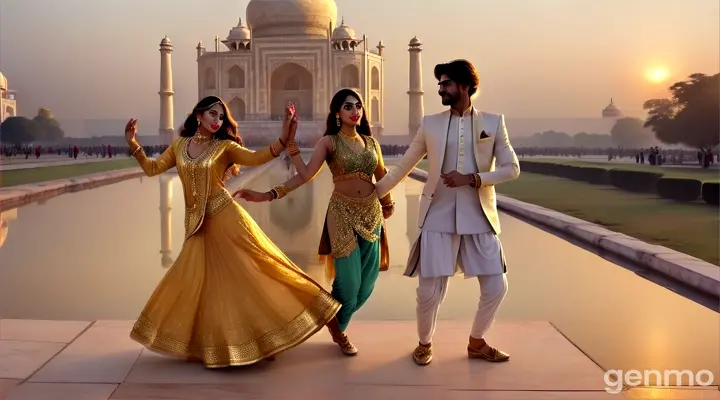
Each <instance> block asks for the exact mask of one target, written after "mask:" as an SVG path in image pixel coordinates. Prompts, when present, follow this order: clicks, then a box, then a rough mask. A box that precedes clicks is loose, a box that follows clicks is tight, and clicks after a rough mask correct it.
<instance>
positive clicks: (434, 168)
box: [375, 107, 520, 262]
mask: <svg viewBox="0 0 720 400" xmlns="http://www.w3.org/2000/svg"><path fill="white" fill-rule="evenodd" d="M450 116H451V112H450V110H449V109H448V110H446V111H443V112H441V113H438V114H433V115H427V116H425V117H424V118H423V122H422V126H421V127H420V129H419V130H418V133H417V134H416V135H415V138H414V139H413V141H412V143H411V144H410V147H409V148H408V150H407V151H406V152H405V154H404V155H403V156H402V157H401V158H400V160H398V161H397V162H396V163H395V167H394V168H392V169H391V170H390V171H389V172H388V173H387V174H386V175H385V176H384V177H383V178H382V179H380V181H378V182H377V183H376V184H375V188H376V192H377V195H378V197H379V198H383V197H385V196H386V195H387V194H388V193H389V192H390V191H391V190H392V189H393V188H394V187H395V186H397V184H398V183H400V182H402V181H403V180H404V179H405V178H406V177H407V176H408V175H409V174H410V172H411V171H412V170H413V168H415V166H416V165H417V164H418V163H419V162H420V160H422V159H423V157H425V155H427V159H428V171H427V172H428V179H427V182H425V186H424V187H423V191H422V195H421V196H420V207H419V215H418V227H419V228H420V229H419V230H418V235H417V237H416V238H415V240H414V244H413V246H412V250H411V254H410V260H408V261H409V262H410V261H411V260H412V259H413V258H415V257H417V254H415V253H417V251H418V250H419V246H418V238H419V237H420V236H419V235H421V234H422V228H423V225H424V224H425V217H426V216H427V213H428V210H429V208H430V204H431V203H432V198H433V195H434V194H435V188H436V187H437V184H438V181H439V180H440V179H441V178H440V175H441V173H442V172H441V171H442V165H443V160H444V158H445V146H446V144H447V127H448V124H449V122H450ZM473 119H474V121H473V126H474V128H473V132H472V141H473V152H474V154H475V161H476V164H477V170H478V171H480V172H478V173H477V174H476V176H477V178H479V179H480V182H481V187H480V188H478V201H479V202H480V205H481V207H482V210H483V213H484V214H485V216H486V217H487V219H488V221H489V222H490V226H491V227H492V229H493V231H494V232H495V234H496V235H497V234H500V231H501V230H500V219H499V217H498V211H497V201H496V196H495V185H496V184H498V183H502V182H506V181H510V180H513V179H516V178H517V177H518V176H520V163H519V162H518V159H517V155H516V154H515V150H514V149H513V148H512V145H511V144H510V140H509V139H508V133H507V128H506V127H505V116H503V115H502V114H492V113H486V112H480V111H478V110H477V109H476V108H474V107H473ZM482 132H485V135H483V134H482Z"/></svg>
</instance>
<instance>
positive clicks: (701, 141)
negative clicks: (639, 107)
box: [643, 74, 720, 150]
mask: <svg viewBox="0 0 720 400" xmlns="http://www.w3.org/2000/svg"><path fill="white" fill-rule="evenodd" d="M669 89H670V93H671V98H670V99H652V100H648V101H646V102H645V104H644V105H643V108H644V109H645V110H648V117H647V119H646V121H645V125H644V126H646V127H650V128H652V130H653V131H654V132H655V136H656V137H657V138H658V140H660V141H661V142H663V143H667V144H684V145H686V146H690V147H694V148H698V149H703V150H707V149H710V148H712V147H714V146H715V145H717V144H718V143H719V142H720V124H719V123H718V121H720V74H715V75H712V76H708V75H705V74H692V75H690V76H689V79H688V80H686V81H681V82H677V83H675V84H674V85H672V86H670V88H669Z"/></svg>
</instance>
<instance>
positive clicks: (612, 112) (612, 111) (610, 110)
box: [602, 98, 622, 118]
mask: <svg viewBox="0 0 720 400" xmlns="http://www.w3.org/2000/svg"><path fill="white" fill-rule="evenodd" d="M602 116H603V117H609V118H614V117H621V116H622V111H621V110H620V109H619V108H618V107H617V106H616V105H615V103H614V102H613V99H612V98H611V99H610V104H608V105H607V107H605V108H604V109H603V111H602Z"/></svg>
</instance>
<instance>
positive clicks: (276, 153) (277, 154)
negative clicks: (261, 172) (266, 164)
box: [270, 143, 280, 158]
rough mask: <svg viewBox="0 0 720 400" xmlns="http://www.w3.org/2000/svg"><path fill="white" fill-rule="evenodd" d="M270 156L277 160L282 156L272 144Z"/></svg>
mask: <svg viewBox="0 0 720 400" xmlns="http://www.w3.org/2000/svg"><path fill="white" fill-rule="evenodd" d="M273 144H274V143H273ZM270 154H272V156H273V157H275V158H277V156H279V155H280V153H278V152H277V150H275V148H273V145H272V144H271V145H270Z"/></svg>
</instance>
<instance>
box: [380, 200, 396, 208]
mask: <svg viewBox="0 0 720 400" xmlns="http://www.w3.org/2000/svg"><path fill="white" fill-rule="evenodd" d="M393 207H395V202H394V201H391V202H389V203H385V204H383V205H382V208H393Z"/></svg>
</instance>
